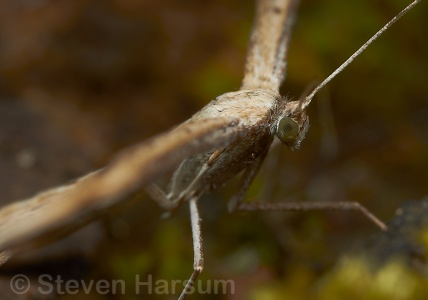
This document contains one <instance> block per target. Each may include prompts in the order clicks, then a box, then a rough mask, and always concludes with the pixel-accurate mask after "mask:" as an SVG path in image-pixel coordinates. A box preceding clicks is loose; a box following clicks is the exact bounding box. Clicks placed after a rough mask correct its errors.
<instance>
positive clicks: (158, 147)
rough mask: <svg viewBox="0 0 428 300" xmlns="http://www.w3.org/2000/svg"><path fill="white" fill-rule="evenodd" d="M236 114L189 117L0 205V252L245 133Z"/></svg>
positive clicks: (86, 216) (72, 222)
mask: <svg viewBox="0 0 428 300" xmlns="http://www.w3.org/2000/svg"><path fill="white" fill-rule="evenodd" d="M241 127H242V124H241V123H240V122H239V120H237V119H233V118H215V119H204V120H200V121H197V120H196V121H190V122H186V123H184V124H182V125H180V126H179V127H177V128H175V129H174V130H171V131H169V132H167V133H163V134H161V135H159V136H157V137H154V138H152V139H150V140H147V141H145V142H142V143H141V144H138V145H136V146H134V147H132V148H129V149H126V150H124V151H122V152H121V153H119V155H118V156H117V157H116V159H115V160H114V161H113V162H112V163H111V164H110V165H109V166H107V167H106V168H104V169H101V170H99V171H97V172H93V173H91V174H89V175H87V176H85V177H83V178H81V179H79V180H77V181H76V182H75V183H73V184H70V185H65V186H61V187H58V188H55V189H51V190H48V191H45V192H43V193H41V194H38V195H36V196H34V197H32V198H29V199H26V200H22V201H18V202H15V203H13V204H11V205H8V206H6V207H4V208H2V209H1V210H0V251H4V250H12V251H13V250H16V249H18V248H19V246H21V245H24V244H25V246H26V247H27V246H28V245H31V243H32V242H34V241H39V239H42V238H44V237H46V236H48V235H49V234H51V233H52V232H57V231H58V230H62V229H67V230H68V231H71V230H73V229H76V228H75V227H77V226H79V225H82V223H84V221H85V220H86V221H87V220H90V219H91V216H93V215H94V214H96V213H97V212H98V211H100V210H102V209H105V208H107V207H109V206H111V205H113V204H115V203H116V202H118V201H120V200H122V199H123V198H124V197H126V196H127V195H129V194H130V193H132V192H134V191H135V190H137V189H138V188H140V187H141V185H144V184H146V183H148V182H150V181H152V180H155V179H156V178H157V177H159V176H161V175H162V174H164V173H165V172H167V171H169V170H171V169H172V168H174V167H176V166H177V165H178V164H179V163H180V162H181V161H182V160H183V159H185V158H186V157H189V156H192V155H195V154H197V153H201V152H206V151H210V150H212V149H215V148H217V147H225V146H228V145H229V144H230V143H232V142H234V141H235V140H236V139H237V138H239V137H240V135H242V132H243V131H245V130H242V128H241Z"/></svg>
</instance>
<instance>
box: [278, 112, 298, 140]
mask: <svg viewBox="0 0 428 300" xmlns="http://www.w3.org/2000/svg"><path fill="white" fill-rule="evenodd" d="M298 134H299V124H297V122H296V121H294V120H293V119H292V118H289V117H284V118H282V119H281V120H280V121H279V123H278V127H277V129H276V136H277V137H278V138H279V139H280V140H281V142H283V143H290V142H292V141H294V140H295V139H296V138H297V135H298Z"/></svg>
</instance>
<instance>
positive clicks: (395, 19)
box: [299, 0, 422, 109]
mask: <svg viewBox="0 0 428 300" xmlns="http://www.w3.org/2000/svg"><path fill="white" fill-rule="evenodd" d="M421 1H422V0H415V1H413V2H412V3H410V4H409V5H408V6H407V7H406V8H405V9H403V10H402V11H401V12H400V13H399V14H397V15H396V16H395V17H394V18H392V19H391V20H390V21H389V22H388V23H386V24H385V26H383V27H382V28H381V29H380V30H379V31H378V32H376V33H375V34H374V35H373V36H372V37H371V38H370V39H369V40H368V41H367V42H365V43H364V45H362V46H361V47H360V48H359V49H358V50H357V51H355V52H354V54H352V55H351V56H350V57H349V58H348V59H347V60H346V61H345V62H344V63H343V64H342V65H341V66H340V67H338V68H337V69H336V70H335V71H334V72H333V73H331V74H330V76H328V77H327V78H326V79H324V81H323V82H321V83H320V84H319V85H318V86H317V87H316V88H315V89H314V90H313V91H312V93H310V94H309V95H308V96H307V97H306V98H304V100H303V101H302V103H301V104H299V106H300V107H301V108H302V109H305V108H306V107H308V105H309V104H310V103H311V101H312V98H313V97H314V96H315V94H316V93H317V92H318V91H319V90H320V89H322V88H323V87H324V86H325V85H326V84H327V83H329V82H330V80H332V79H333V78H334V77H336V75H337V74H339V73H340V72H342V71H343V69H345V68H346V67H347V66H348V65H349V64H350V63H351V62H352V61H353V60H354V59H355V58H356V57H357V56H358V55H360V54H361V52H363V51H364V50H366V48H367V47H368V46H369V45H370V44H371V43H373V42H374V41H375V40H376V39H377V38H378V37H379V36H380V35H381V34H382V33H383V32H384V31H385V30H387V29H388V28H390V27H391V26H392V25H393V24H394V23H395V22H397V21H398V19H400V18H401V17H402V16H403V15H405V14H406V13H407V12H408V11H409V10H411V9H412V8H413V7H414V6H415V5H416V4H418V3H419V2H421Z"/></svg>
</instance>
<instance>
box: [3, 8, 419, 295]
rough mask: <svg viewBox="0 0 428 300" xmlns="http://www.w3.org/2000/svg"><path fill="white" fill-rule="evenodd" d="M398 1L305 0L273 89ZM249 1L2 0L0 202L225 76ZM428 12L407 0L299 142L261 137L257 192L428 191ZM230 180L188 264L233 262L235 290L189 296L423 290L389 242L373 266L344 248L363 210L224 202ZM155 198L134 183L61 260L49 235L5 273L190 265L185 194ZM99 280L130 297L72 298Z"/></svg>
mask: <svg viewBox="0 0 428 300" xmlns="http://www.w3.org/2000/svg"><path fill="white" fill-rule="evenodd" d="M404 5H405V3H403V1H399V0H382V1H369V0H364V1H351V2H350V1H333V0H323V1H310V0H307V1H306V0H302V1H301V5H300V7H299V14H298V18H297V22H296V26H295V31H294V34H293V37H292V40H291V45H290V52H289V63H288V72H287V73H288V75H287V79H286V82H285V84H284V86H283V88H282V92H283V94H284V95H287V96H289V97H298V96H299V95H300V94H301V93H302V91H303V90H304V89H305V88H306V87H307V86H308V85H309V84H310V83H312V82H313V81H320V80H322V79H323V78H325V77H326V76H327V75H328V74H330V73H331V72H332V71H333V70H334V69H335V68H336V67H337V66H339V65H340V64H341V63H342V62H343V61H344V60H345V59H346V58H347V57H348V56H349V55H350V54H351V53H352V52H353V51H354V50H356V49H357V48H358V47H359V46H360V45H361V44H362V43H363V42H364V41H365V40H367V39H368V38H369V37H370V36H371V35H372V34H373V33H374V32H375V31H376V30H378V29H379V28H380V27H381V26H382V25H383V24H384V23H386V22H387V21H388V20H389V19H390V18H391V17H392V16H393V15H395V14H396V13H397V12H398V11H399V10H401V9H402V8H403V6H404ZM253 6H254V5H253V3H252V2H249V1H244V0H239V1H238V0H236V1H235V0H234V1H175V0H167V1H153V0H149V1H136V0H125V1H123V0H121V1H118V0H110V1H101V0H98V1H84V0H62V1H53V0H39V1H29V0H19V1H2V2H0V124H1V126H0V190H1V197H0V201H1V204H2V205H4V204H6V203H8V202H10V201H13V200H17V199H21V198H24V197H27V196H30V195H32V194H34V193H35V192H37V191H39V190H41V189H44V188H47V187H49V186H53V185H56V184H61V183H63V182H65V181H67V180H70V179H72V178H75V177H77V176H80V175H83V174H85V173H86V172H88V171H90V170H93V169H95V168H99V167H101V166H103V165H105V164H106V163H107V162H108V161H109V159H110V158H111V157H112V155H114V153H116V152H117V151H118V150H119V149H120V148H122V147H125V146H128V145H131V144H133V143H136V142H138V141H141V140H143V139H146V138H148V137H150V136H153V135H154V134H156V133H158V132H161V131H163V130H166V129H168V128H170V127H172V126H174V125H176V124H178V123H179V122H181V121H184V120H185V119H187V118H188V117H190V116H191V115H192V113H194V112H196V111H197V110H198V109H200V108H201V107H202V106H203V105H205V104H206V103H208V101H210V100H211V99H212V98H214V97H215V96H217V95H219V94H221V93H224V92H227V91H230V90H235V89H238V88H239V85H240V80H241V78H242V72H243V71H242V70H243V64H244V60H245V48H246V43H247V40H248V36H249V31H250V28H251V22H252V17H253V10H254V7H253ZM427 13H428V7H427V5H426V3H422V4H420V5H419V6H418V7H416V8H415V9H414V11H412V12H411V13H410V14H408V15H406V16H405V17H404V18H403V19H402V20H400V21H399V22H398V23H397V24H396V25H395V26H394V27H393V28H391V29H390V30H389V32H387V33H386V34H385V35H384V36H383V37H382V38H381V39H380V40H379V41H377V42H376V43H375V44H374V45H372V46H371V47H370V48H369V49H368V50H367V51H366V52H365V53H364V54H363V55H362V56H361V57H359V58H358V59H357V60H356V61H355V62H354V63H353V64H352V66H350V67H349V68H348V69H347V70H346V71H345V72H344V73H342V74H341V75H339V76H338V77H337V78H336V79H334V80H333V81H332V82H331V83H330V84H329V85H328V87H326V88H325V89H324V90H323V91H321V93H320V94H319V95H318V96H317V99H316V100H315V101H314V102H313V103H312V104H311V107H310V109H309V110H310V111H309V114H310V118H311V129H310V131H309V133H308V135H307V138H306V140H305V141H304V142H303V144H302V149H301V150H299V151H297V152H290V151H288V150H287V149H285V148H283V147H278V148H276V149H274V150H273V151H272V153H270V156H269V159H268V160H267V162H266V164H265V166H264V168H263V170H262V171H261V173H260V175H259V176H258V178H257V179H256V182H255V183H254V186H253V187H252V189H251V191H250V196H251V197H252V198H257V199H264V200H269V201H291V200H302V201H310V200H312V201H313V200H316V201H336V200H350V201H358V202H360V203H362V204H363V205H365V206H367V207H368V208H370V210H371V211H372V212H374V213H375V214H376V215H378V216H379V217H380V218H381V219H384V220H388V219H391V218H392V216H393V215H394V211H395V210H396V209H397V207H398V206H399V205H400V203H402V202H405V201H407V200H410V199H422V198H423V197H425V195H426V194H427V189H426V182H428V156H427V155H426V153H428V152H427V150H428V138H427V137H428V96H427V95H428V85H427V84H426V82H427V77H428V73H427V70H428V58H427V53H428V39H427V38H426V32H425V31H426V30H425V28H427V26H428V24H426V23H427V21H428V20H427V18H426V15H427ZM234 191H235V185H234V182H232V183H231V184H229V185H227V186H226V187H225V188H222V189H221V190H219V191H217V192H215V193H213V194H211V195H207V196H206V197H204V198H203V199H201V201H200V207H201V216H202V218H203V233H204V239H205V248H204V253H205V270H204V273H203V274H202V277H201V280H202V281H206V280H208V279H232V280H234V282H235V293H234V294H233V295H230V294H229V295H226V296H220V295H211V296H207V295H200V296H198V295H196V294H195V295H192V299H206V298H207V297H208V298H210V297H211V298H212V299H218V298H224V299H311V298H313V299H325V298H328V299H343V298H345V297H346V298H352V297H353V296H354V295H355V296H354V297H355V299H362V298H364V299H419V297H421V296H420V295H424V293H426V287H425V286H426V284H425V285H424V283H426V278H424V277H423V276H422V275H420V274H421V273H418V272H417V271H415V269H414V268H412V266H409V265H408V264H407V263H404V262H403V261H401V260H399V259H394V260H392V261H390V262H387V263H385V265H383V266H381V267H379V269H376V270H374V271H373V270H372V269H371V265H370V264H368V263H367V261H366V260H365V258H360V257H354V256H346V257H342V255H343V253H349V251H351V250H352V249H354V247H356V246H358V245H362V244H363V243H364V241H365V240H367V239H368V237H369V236H370V235H371V234H374V233H376V232H377V231H378V230H377V228H375V227H374V226H373V224H371V223H370V222H369V221H367V220H366V219H365V218H364V217H362V216H360V215H359V214H358V213H343V212H322V213H321V212H308V213H254V214H239V213H234V214H227V213H226V204H225V203H226V200H227V199H228V198H229V197H230V196H231V194H232V193H233V192H234ZM161 213H162V212H161V210H160V209H159V208H157V207H156V205H155V204H154V203H152V202H151V201H150V200H149V199H147V198H146V197H145V195H144V194H141V195H137V196H135V197H134V199H132V200H130V201H129V202H127V203H126V204H124V205H123V206H121V207H118V208H116V209H114V210H112V211H111V212H109V213H108V214H104V215H103V216H101V221H100V222H99V223H100V224H101V225H100V224H99V225H100V226H98V227H97V228H98V229H92V230H95V231H96V233H94V235H96V236H97V238H93V235H82V236H84V237H85V238H83V237H82V238H81V239H80V240H79V239H78V242H74V243H73V245H74V246H75V247H73V248H71V247H69V246H65V247H64V246H62V248H61V242H60V243H58V245H56V247H58V248H59V249H60V250H57V251H56V252H55V253H56V256H55V257H57V256H60V258H59V259H62V260H63V263H61V264H59V263H57V264H54V265H56V266H57V267H56V268H55V267H52V263H49V262H52V261H54V260H53V259H52V254H50V252H48V253H45V254H44V256H43V257H44V258H45V260H40V259H41V258H40V256H38V257H37V256H36V257H33V258H31V259H29V258H28V259H27V260H26V261H27V262H26V263H22V262H21V263H19V261H16V262H14V264H15V265H13V264H11V265H10V266H8V270H9V271H7V272H6V273H7V274H8V275H7V276H6V275H3V277H2V278H3V279H4V280H3V281H2V282H3V283H4V282H6V285H7V282H8V279H9V277H8V276H9V275H10V274H14V272H15V273H16V272H18V273H19V272H27V273H28V272H29V273H31V274H36V275H37V274H44V273H51V274H57V273H59V274H67V276H69V277H71V278H83V279H85V280H90V279H95V280H97V279H107V280H112V279H123V280H125V281H126V282H127V287H128V288H129V289H133V288H132V285H133V284H135V282H134V279H135V274H140V276H141V278H147V276H148V275H149V274H150V275H152V276H153V280H156V279H162V280H173V279H182V280H184V279H187V277H188V276H189V275H190V273H191V268H192V246H191V234H190V226H189V220H188V213H187V208H186V207H183V208H181V209H179V210H178V211H177V212H176V213H175V214H174V215H173V216H172V217H171V218H169V219H166V220H163V219H161V218H160V216H161ZM425 231H426V230H425ZM425 231H422V232H421V235H420V236H421V238H420V239H421V240H422V241H424V242H423V243H422V244H423V245H425V246H424V247H425V250H426V249H427V246H426V245H427V240H428V238H427V233H426V232H425ZM88 236H89V237H88ZM100 239H101V242H100ZM63 243H64V242H63ZM63 245H64V244H63ZM65 245H70V243H69V244H65ZM83 245H85V247H84V249H83V250H82V247H80V250H78V249H77V250H76V248H79V246H83ZM70 249H72V251H71V250H70ZM88 249H89V250H88ZM70 252H72V254H73V255H75V254H76V253H77V254H78V255H79V256H82V255H84V257H86V260H87V261H86V262H85V263H82V264H84V265H85V266H86V264H88V265H89V268H88V267H85V268H82V269H81V270H80V271H79V267H80V263H79V264H77V263H76V261H75V260H67V259H65V258H61V257H67V255H70ZM82 253H83V254H82ZM28 261H29V262H30V263H28ZM67 262H68V263H67ZM17 266H18V267H19V268H18V267H17ZM17 268H18V269H17ZM88 269H89V270H88ZM70 270H73V272H71V271H70ZM64 276H66V275H64ZM2 282H0V284H3V283H2ZM397 282H398V283H399V284H398V283H397ZM2 286H3V285H2ZM397 286H399V287H400V288H397ZM2 290H3V289H2ZM357 291H358V292H360V293H363V294H360V296H359V295H358V294H357ZM15 296H16V295H15ZM84 296H85V295H83V293H81V294H79V299H80V298H82V297H84ZM16 297H17V296H16ZM70 297H71V296H70V295H69V296H67V295H58V298H59V299H67V298H70ZM108 297H112V298H113V299H137V298H138V297H137V296H136V295H135V294H133V293H126V294H125V295H115V296H103V295H100V294H96V293H95V294H94V293H91V294H90V295H87V296H86V298H85V299H107V298H108ZM147 297H150V298H155V299H169V298H170V297H168V296H165V295H159V296H156V295H153V294H152V295H147ZM370 297H371V298H370ZM394 297H395V298H394ZM406 297H407V298H406ZM13 299H15V298H13ZM16 299H17V298H16ZM82 299H83V298H82ZM421 299H422V298H421Z"/></svg>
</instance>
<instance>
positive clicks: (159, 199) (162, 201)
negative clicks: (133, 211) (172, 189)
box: [144, 183, 178, 211]
mask: <svg viewBox="0 0 428 300" xmlns="http://www.w3.org/2000/svg"><path fill="white" fill-rule="evenodd" d="M144 189H145V191H146V193H147V194H148V195H149V197H150V198H152V199H153V200H154V201H155V202H156V203H157V204H158V205H159V206H160V207H162V208H163V209H165V210H168V211H171V210H173V209H175V208H176V207H177V206H178V201H173V200H171V199H169V197H168V195H167V194H166V193H165V192H164V190H162V189H161V188H160V187H159V186H158V185H157V184H155V183H150V184H148V185H146V186H145V187H144Z"/></svg>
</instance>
